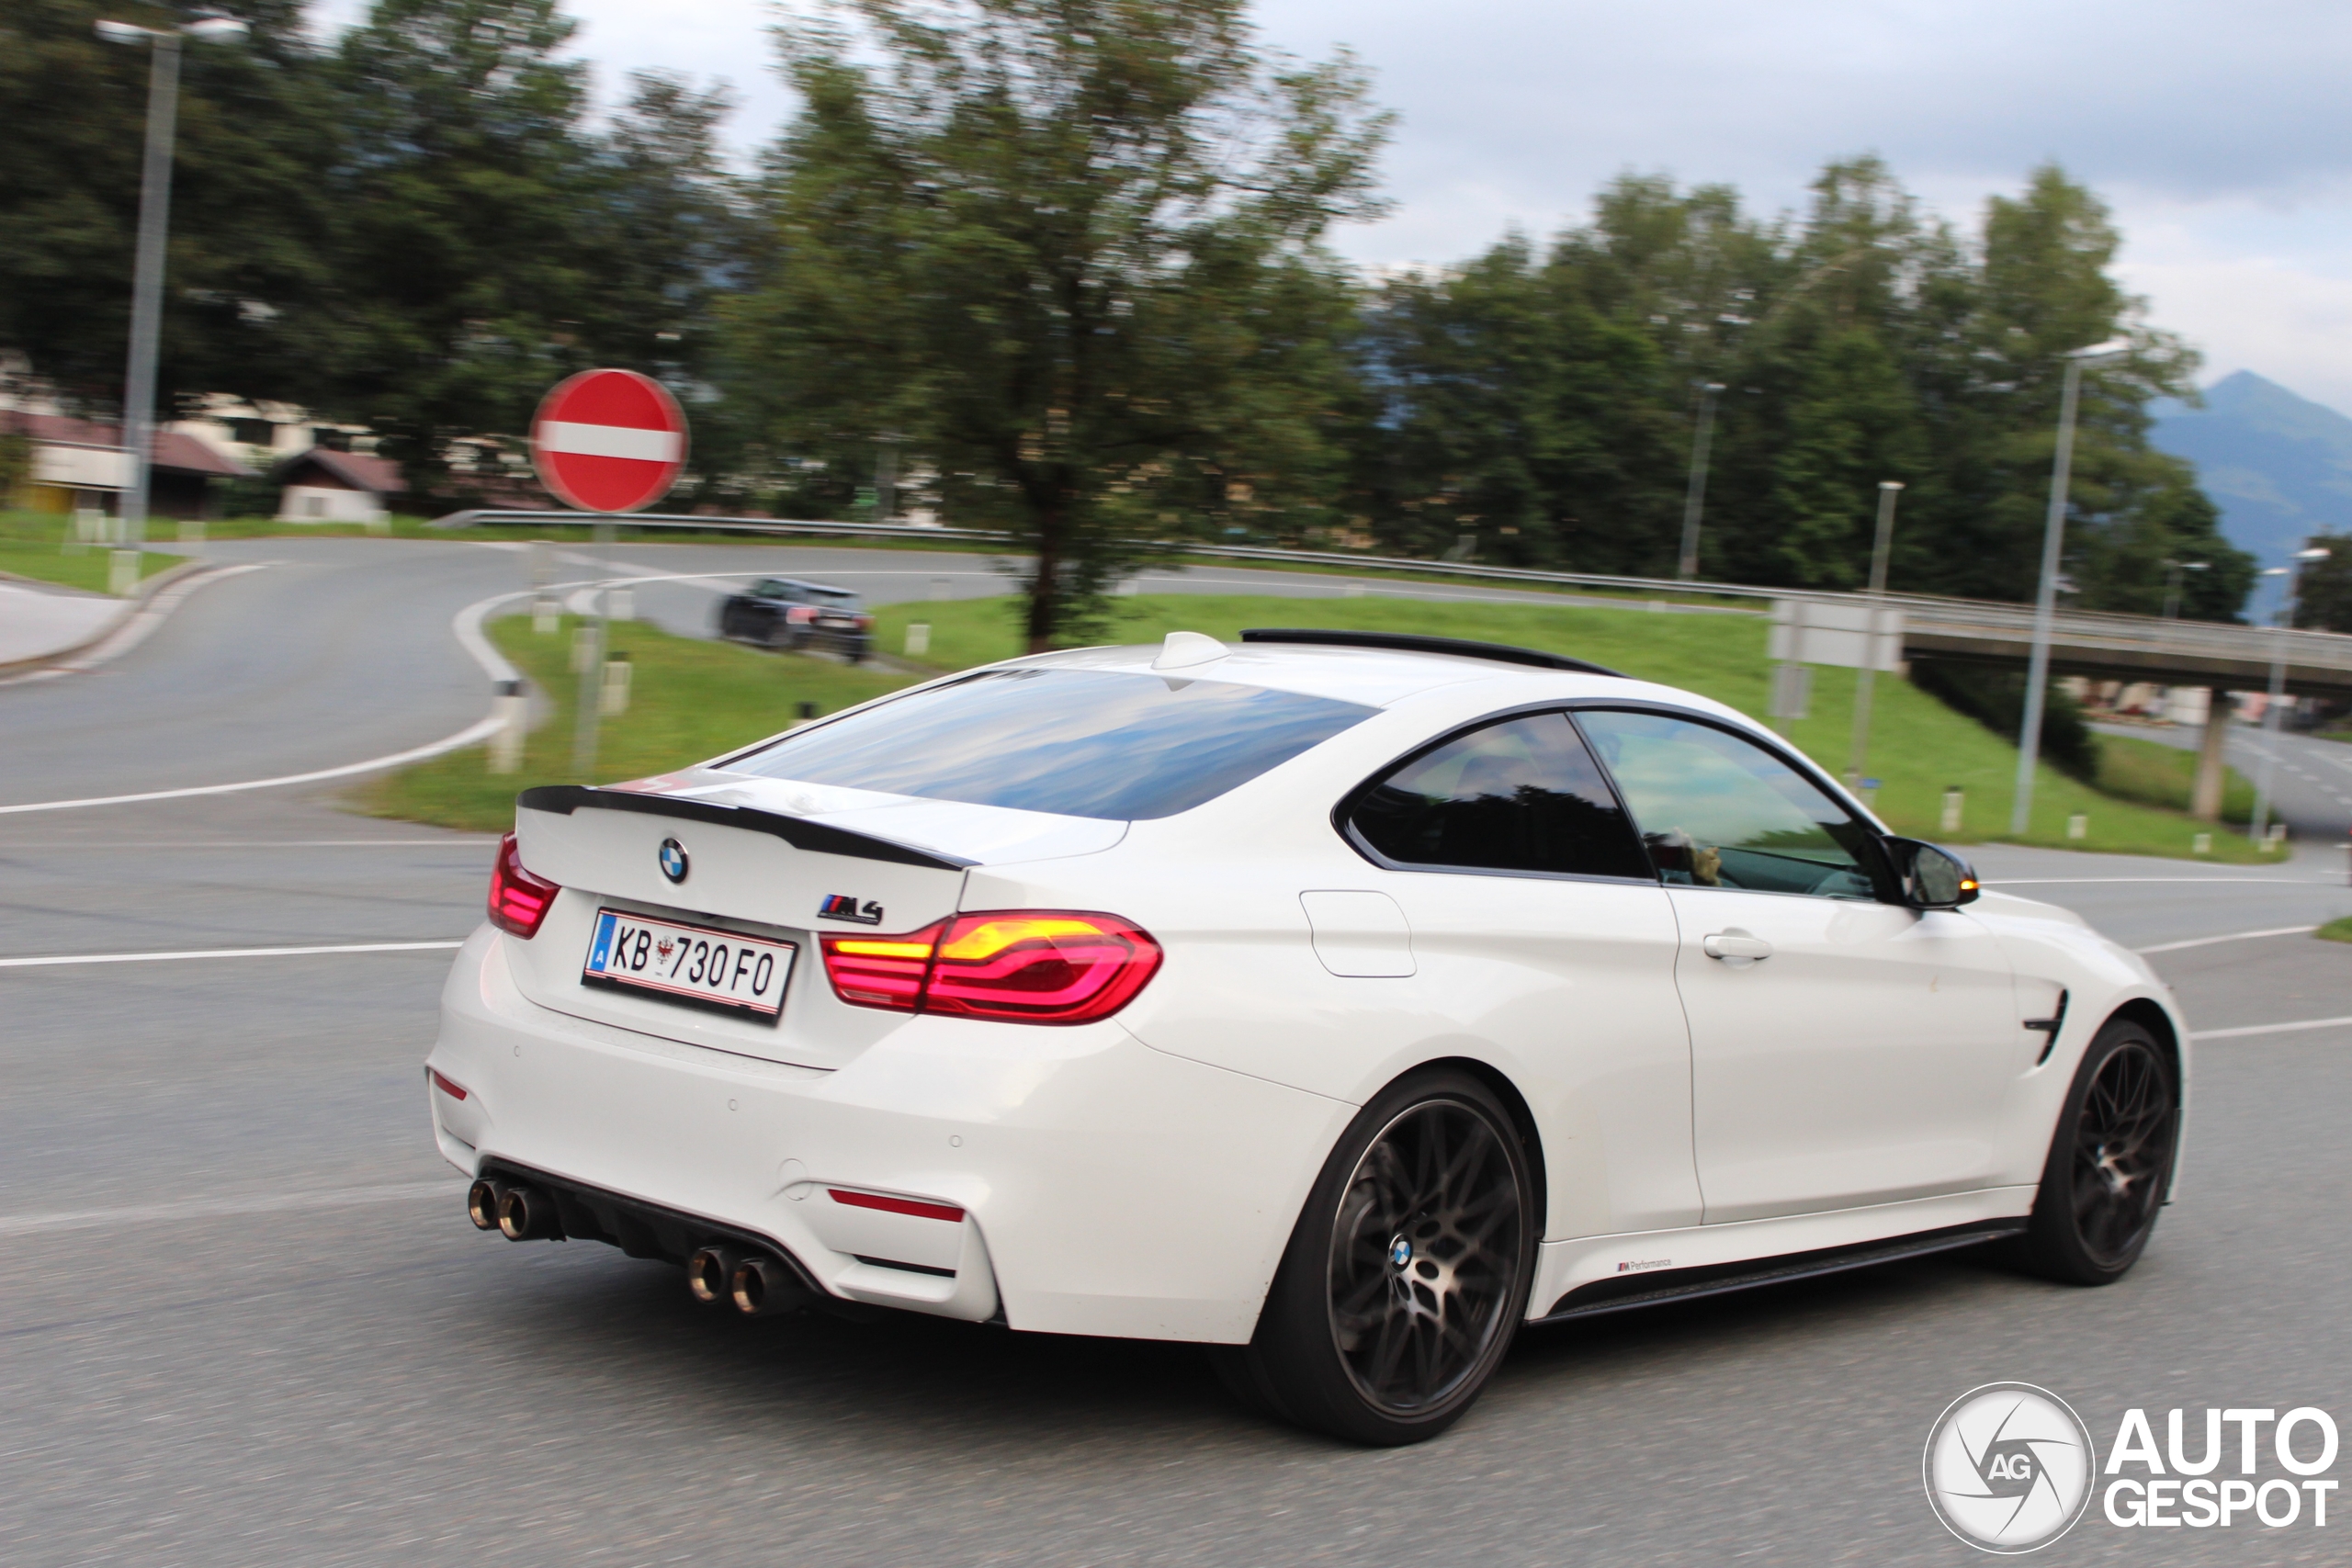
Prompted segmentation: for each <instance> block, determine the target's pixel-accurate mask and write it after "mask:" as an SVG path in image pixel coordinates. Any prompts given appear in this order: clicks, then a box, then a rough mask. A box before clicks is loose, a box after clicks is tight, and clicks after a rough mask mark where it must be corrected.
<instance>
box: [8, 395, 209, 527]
mask: <svg viewBox="0 0 2352 1568" xmlns="http://www.w3.org/2000/svg"><path fill="white" fill-rule="evenodd" d="M0 431H5V432H7V433H9V434H17V435H21V436H23V437H25V439H26V442H27V444H28V446H29V447H30V448H31V453H30V456H31V459H32V461H31V464H30V466H29V468H28V471H27V474H26V477H25V479H24V482H23V484H22V486H21V493H19V494H17V495H15V496H11V497H6V498H0V500H6V502H8V503H10V504H13V505H17V506H21V507H23V508H25V509H27V510H28V511H33V512H49V513H80V512H102V513H108V514H110V515H117V516H119V515H120V513H121V505H122V492H123V491H125V490H126V489H128V488H129V487H130V453H128V452H127V451H125V450H124V449H123V446H122V429H121V427H120V426H119V425H114V424H101V423H97V422H96V421H95V420H86V419H74V418H70V417H68V416H66V415H64V414H54V413H28V412H24V411H22V410H20V409H5V408H0ZM152 451H153V457H151V458H150V459H149V464H148V472H147V510H148V513H149V514H150V515H151V516H155V517H178V518H183V519H196V518H202V517H209V516H212V515H214V514H215V512H216V510H217V504H218V491H220V487H221V486H222V485H224V484H226V483H227V482H228V481H229V480H231V479H251V478H253V477H254V471H253V470H252V469H251V468H246V467H245V466H244V465H243V463H240V462H238V461H237V460H236V459H235V458H233V457H227V456H225V455H224V454H222V453H220V452H218V451H215V450H214V449H213V448H212V447H210V446H207V445H205V444H204V443H203V442H201V441H198V440H197V439H196V438H195V437H194V436H192V435H187V434H182V433H181V432H178V431H175V430H159V431H157V432H156V433H155V437H154V446H153V448H152Z"/></svg>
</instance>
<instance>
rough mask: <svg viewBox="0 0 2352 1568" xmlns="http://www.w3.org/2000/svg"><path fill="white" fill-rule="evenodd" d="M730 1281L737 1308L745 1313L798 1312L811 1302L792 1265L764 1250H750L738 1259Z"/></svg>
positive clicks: (728, 1280)
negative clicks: (763, 1252) (763, 1251)
mask: <svg viewBox="0 0 2352 1568" xmlns="http://www.w3.org/2000/svg"><path fill="white" fill-rule="evenodd" d="M727 1285H728V1291H727V1293H728V1296H729V1299H730V1300H732V1301H733V1302H734V1303H735V1310H736V1311H737V1312H740V1313H741V1314H743V1315H744V1316H746V1317H757V1316H760V1315H761V1314H765V1313H784V1312H797V1311H798V1310H799V1309H800V1308H801V1307H803V1306H805V1305H807V1304H808V1302H809V1292H808V1290H807V1288H806V1287H805V1286H803V1285H802V1284H801V1283H800V1277H799V1276H798V1275H797V1274H796V1273H794V1272H793V1269H792V1266H791V1265H790V1264H788V1263H786V1262H785V1261H784V1260H783V1259H781V1258H769V1257H767V1256H765V1255H763V1254H762V1253H757V1252H753V1253H748V1254H746V1255H745V1256H743V1257H741V1258H738V1259H736V1262H735V1268H734V1269H733V1271H732V1272H730V1273H729V1275H728V1277H727Z"/></svg>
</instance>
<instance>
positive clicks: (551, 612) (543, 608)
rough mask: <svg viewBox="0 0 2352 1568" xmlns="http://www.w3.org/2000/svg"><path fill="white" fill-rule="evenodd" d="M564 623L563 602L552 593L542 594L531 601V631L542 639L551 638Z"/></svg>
mask: <svg viewBox="0 0 2352 1568" xmlns="http://www.w3.org/2000/svg"><path fill="white" fill-rule="evenodd" d="M562 621H563V602H562V601H561V600H560V599H558V598H557V597H556V596H555V595H554V594H552V593H542V594H540V595H539V596H538V597H537V598H536V599H534V600H532V601H531V630H533V631H534V632H536V633H537V634H538V635H539V636H541V637H551V636H553V635H554V633H555V629H556V627H557V626H560V625H561V624H562Z"/></svg>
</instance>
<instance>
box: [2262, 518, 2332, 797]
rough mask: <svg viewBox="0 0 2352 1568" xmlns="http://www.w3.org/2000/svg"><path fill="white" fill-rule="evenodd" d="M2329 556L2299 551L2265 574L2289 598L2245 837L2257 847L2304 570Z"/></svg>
mask: <svg viewBox="0 0 2352 1568" xmlns="http://www.w3.org/2000/svg"><path fill="white" fill-rule="evenodd" d="M2328 553H2329V552H2328V551H2327V550H2326V549H2325V548H2324V547H2321V546H2317V545H2314V546H2312V547H2311V548H2309V549H2302V550H2297V551H2296V552H2295V553H2294V554H2293V555H2292V556H2290V557H2289V558H2288V559H2289V560H2290V561H2291V562H2293V563H2294V564H2292V565H2291V566H2274V567H2272V568H2270V570H2267V571H2266V572H2264V573H2263V574H2262V575H2263V576H2265V577H2283V578H2285V579H2286V580H2287V597H2286V599H2285V601H2284V602H2283V603H2281V604H2279V606H2278V613H2277V616H2276V621H2277V625H2278V636H2277V637H2273V638H2272V639H2271V651H2270V700H2269V701H2268V702H2267V703H2264V704H2263V705H2262V732H2263V734H2264V736H2265V737H2266V738H2267V739H2269V740H2270V744H2269V745H2267V746H2265V747H2264V748H2263V749H2262V766H2261V768H2260V769H2259V770H2257V773H2256V782H2255V786H2254V820H2253V822H2251V823H2250V824H2248V825H2247V828H2246V837H2247V838H2248V839H2251V840H2253V841H2254V842H2256V843H2257V844H2258V843H2260V842H2262V840H2264V839H2266V838H2267V837H2269V836H2270V785H2271V783H2272V781H2273V780H2274V779H2275V777H2276V776H2277V771H2278V739H2277V738H2278V713H2279V706H2280V704H2281V703H2282V702H2283V701H2284V699H2285V697H2286V695H2287V633H2288V631H2289V630H2290V628H2291V627H2292V626H2294V624H2295V602H2296V600H2297V599H2298V598H2299V597H2300V596H2301V592H2302V587H2303V568H2305V567H2306V566H2309V565H2310V564H2311V563H2312V562H2313V561H2315V560H2325V559H2326V558H2328Z"/></svg>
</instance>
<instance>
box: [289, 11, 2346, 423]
mask: <svg viewBox="0 0 2352 1568" xmlns="http://www.w3.org/2000/svg"><path fill="white" fill-rule="evenodd" d="M567 8H568V9H569V10H571V13H572V14H573V15H574V16H576V17H580V18H581V20H582V24H583V25H582V28H581V32H580V35H579V39H578V49H579V51H580V52H581V53H582V54H583V55H585V56H586V57H588V58H589V59H591V60H593V61H594V62H596V63H597V66H598V68H599V75H600V85H601V86H602V87H603V89H604V90H605V93H606V95H607V96H609V95H610V94H611V92H612V91H613V87H614V84H615V83H616V81H617V79H618V76H619V73H621V72H623V71H625V70H628V69H630V68H632V67H636V66H640V65H658V66H666V67H670V68H672V69H675V70H679V71H684V72H686V73H691V74H693V75H695V76H697V77H701V78H704V79H706V80H707V79H708V78H711V77H724V78H726V79H727V80H728V81H729V82H730V83H731V84H733V85H734V87H735V89H736V91H737V93H738V95H739V96H740V98H741V102H742V106H743V107H742V109H741V112H740V113H739V114H738V116H737V119H736V123H735V124H734V125H733V126H732V127H731V128H730V139H731V140H732V141H734V142H736V143H737V144H738V145H739V146H744V147H748V146H751V145H754V144H756V143H758V142H760V141H764V140H766V139H767V137H768V136H769V135H770V134H772V132H773V131H774V130H775V126H776V125H777V123H778V122H779V121H780V120H781V118H783V116H784V115H785V114H786V113H787V112H788V110H789V107H790V106H789V103H788V100H787V98H786V94H785V93H784V91H783V89H782V88H781V87H780V86H779V85H777V84H776V82H775V77H774V75H773V73H771V72H769V71H768V70H767V68H766V62H767V61H768V59H769V58H770V52H769V50H768V47H767V41H766V37H765V32H764V28H765V27H766V24H767V22H768V20H769V19H770V16H771V12H770V10H769V8H768V7H767V6H765V5H764V4H763V3H762V0H567ZM363 9H364V4H363V0H327V4H325V5H324V6H323V7H322V12H321V15H322V19H323V20H325V21H327V22H329V23H330V24H332V23H333V22H334V21H337V20H347V19H349V18H350V17H353V16H356V14H358V13H359V12H360V11H361V10H363ZM1258 17H1259V20H1260V24H1261V28H1263V30H1264V33H1265V36H1266V38H1267V39H1268V41H1269V42H1271V43H1272V44H1274V45H1276V46H1277V47H1280V48H1283V49H1285V50H1288V51H1291V52H1293V53H1296V54H1301V55H1306V56H1310V57H1319V56H1321V55H1324V54H1327V53H1329V51H1330V50H1331V49H1332V48H1333V47H1334V46H1335V45H1338V44H1346V45H1349V46H1351V47H1352V48H1353V49H1354V50H1355V51H1356V52H1357V53H1358V54H1359V55H1360V56H1361V57H1362V58H1363V61H1364V62H1365V63H1366V64H1368V65H1369V66H1371V67H1372V69H1373V71H1374V76H1375V84H1376V85H1375V91H1376V93H1377V95H1378V96H1379V97H1380V99H1381V101H1382V102H1383V103H1385V104H1386V105H1387V106H1388V107H1392V108H1394V109H1396V110H1397V112H1398V114H1399V115H1400V117H1401V123H1400V124H1399V126H1398V128H1397V136H1396V140H1395V141H1394V143H1393V145H1392V147H1391V150H1390V152H1389V154H1388V158H1387V163H1386V168H1385V174H1386V180H1385V183H1386V187H1387V190H1388V193H1389V195H1390V196H1391V197H1393V198H1395V200H1396V202H1397V210H1396V213H1395V215H1394V216H1393V217H1391V218H1390V219H1388V220H1385V221H1384V222H1382V223H1380V224H1377V225H1375V226H1372V227H1369V228H1360V229H1355V230H1351V231H1344V232H1343V233H1341V234H1340V236H1339V241H1340V248H1341V249H1342V250H1343V251H1344V252H1345V253H1346V254H1349V255H1351V256H1353V257H1355V258H1357V259H1358V260H1361V261H1364V262H1371V263H1408V262H1447V261H1453V260H1457V259H1460V258H1462V257H1464V256H1467V255H1469V254H1472V253H1473V252H1475V251H1476V250H1478V249H1480V248H1482V247H1483V246H1485V245H1486V244H1487V243H1490V242H1492V241H1493V240H1494V239H1495V238H1496V237H1497V236H1498V234H1500V233H1501V232H1502V231H1503V230H1504V229H1505V227H1506V226H1508V225H1510V224H1514V223H1516V224H1518V225H1519V226H1520V227H1521V228H1523V229H1526V230H1528V231H1532V232H1533V233H1535V234H1538V235H1544V234H1548V233H1550V232H1551V231H1554V230H1555V229H1557V228H1559V227H1560V226H1561V225H1562V224H1563V223H1564V222H1567V221H1573V220H1580V219H1581V218H1582V217H1583V215H1584V213H1585V210H1586V209H1587V207H1588V205H1589V201H1590V198H1591V196H1592V193H1593V191H1594V190H1595V188H1597V187H1598V186H1599V185H1600V183H1601V182H1602V181H1603V180H1605V179H1607V178H1608V177H1610V176H1611V175H1614V174H1616V173H1618V172H1619V171H1621V170H1624V169H1639V170H1644V171H1662V172H1664V173H1667V174H1669V175H1673V176H1674V177H1675V178H1677V179H1678V180H1680V181H1683V182H1685V183H1695V182H1699V181H1728V182H1730V183H1732V184H1734V185H1736V186H1738V187H1739V188H1740V190H1741V191H1742V192H1743V193H1744V194H1745V196H1746V197H1747V199H1748V201H1749V202H1750V204H1751V205H1752V206H1755V207H1758V208H1761V209H1767V210H1770V209H1778V208H1781V207H1785V206H1793V205H1796V204H1798V203H1800V202H1801V201H1802V200H1803V198H1804V186H1805V184H1806V182H1807V180H1808V179H1810V178H1811V176H1812V175H1813V174H1814V173H1815V170H1817V169H1818V168H1819V166H1820V165H1821V164H1822V163H1823V162H1824V161H1825V160H1826V159H1828V158H1832V157H1838V156H1842V155H1846V154H1849V153H1854V152H1878V153H1881V154H1882V155H1883V156H1884V157H1885V158H1886V159H1887V160H1888V161H1889V163H1890V164H1892V165H1893V166H1894V171H1895V173H1896V174H1897V175H1898V176H1900V177H1901V178H1902V179H1903V181H1904V182H1905V184H1906V185H1907V186H1910V188H1911V189H1912V190H1914V191H1915V192H1917V194H1918V195H1919V196H1920V197H1922V198H1923V199H1924V200H1925V201H1926V202H1927V203H1928V205H1929V206H1930V207H1932V208H1934V209H1938V210H1939V211H1941V212H1943V213H1945V214H1946V215H1947V216H1949V217H1951V219H1953V220H1955V221H1957V222H1959V223H1961V224H1962V226H1963V227H1965V228H1968V229H1971V230H1973V228H1974V226H1975V223H1976V220H1977V215H1978V213H1979V211H1980V209H1981V208H1982V205H1983V202H1984V198H1985V195H1986V193H1988V192H1991V191H1996V190H2013V189H2015V188H2016V187H2017V186H2018V185H2019V184H2020V183H2021V182H2022V180H2023V179H2024V177H2025V175H2026V174H2027V173H2028V172H2029V171H2030V169H2031V168H2032V167H2033V166H2034V165H2035V164H2038V163H2040V162H2041V161H2043V160H2045V159H2049V158H2055V159H2057V160H2058V161H2059V162H2060V163H2061V164H2064V166H2065V167H2066V169H2067V170H2068V171H2069V172H2070V173H2071V174H2073V175H2075V177H2077V178H2079V179H2082V180H2085V181H2086V182H2088V183H2089V184H2090V185H2091V186H2093V187H2094V188H2096V189H2097V190H2098V192H2099V193H2100V194H2101V195H2102V196H2103V197H2106V199H2107V200H2108V201H2109V203H2110V204H2111V205H2112V207H2113V208H2114V209H2115V213H2116V217H2117V220H2118V221H2119V222H2120V225H2121V227H2122V229H2123V231H2124V234H2125V237H2126V246H2125V250H2124V254H2123V258H2122V264H2121V270H2122V273H2123V276H2124V278H2125V281H2126V282H2127V284H2128V285H2129V286H2130V287H2131V288H2132V289H2133V290H2134V291H2135V292H2137V293H2140V294H2143V295H2145V296H2146V297H2147V298H2148V299H2149V300H2150V301H2151V303H2152V305H2153V308H2154V320H2155V321H2156V323H2157V324H2158V325H2160V326H2164V327H2167V328H2170V329H2171V330H2173V331H2175V332H2177V333H2181V334H2182V335H2184V336H2185V337H2187V338H2188V340H2189V341H2190V342H2191V343H2193V344H2196V345H2197V346H2198V347H2199V348H2200V349H2202V350H2203V351H2204V354H2205V355H2206V369H2205V374H2204V379H2205V380H2206V381H2207V382H2209V383H2210V382H2211V381H2212V380H2214V379H2217V378H2220V377H2221V376H2222V375H2226V374H2227V373H2229V372H2230V371H2233V370H2238V369H2250V370H2254V371H2256V372H2258V373H2260V374H2261V375H2264V376H2267V377H2268V378H2271V379H2272V380H2275V381H2278V382H2280V383H2282V384H2283V385H2285V386H2287V387H2288V388H2290V389H2292V390H2294V391H2297V392H2300V393H2301V394H2302V395H2304V396H2305V397H2309V398H2313V399H2316V400H2320V401H2322V402H2325V403H2328V404H2330V405H2331V406H2333V407H2335V408H2337V409H2340V410H2344V411H2346V412H2352V355H2346V353H2345V352H2344V345H2345V344H2347V343H2348V342H2352V6H2346V5H2345V4H2344V3H2343V0H2335V3H2334V4H2329V3H2325V0H2232V3H2228V4H2223V3H2222V0H2203V3H2198V0H2131V3H2128V4H2127V3H2124V0H1765V3H1763V4H1758V3H1757V0H1742V3H1735V0H1611V3H1607V4H1600V3H1594V0H1444V3H1439V0H1261V5H1260V7H1259V10H1258Z"/></svg>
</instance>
